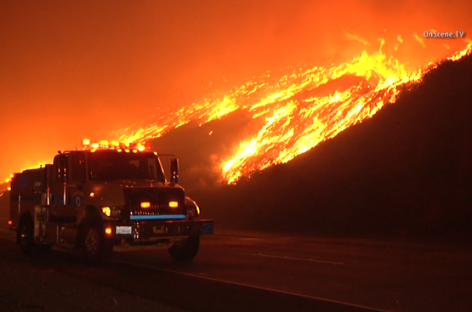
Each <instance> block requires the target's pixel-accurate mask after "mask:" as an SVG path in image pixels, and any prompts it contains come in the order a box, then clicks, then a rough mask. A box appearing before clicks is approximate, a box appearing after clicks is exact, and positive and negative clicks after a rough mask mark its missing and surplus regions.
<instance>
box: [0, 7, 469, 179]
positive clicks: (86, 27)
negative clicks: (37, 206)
mask: <svg viewBox="0 0 472 312" xmlns="http://www.w3.org/2000/svg"><path fill="white" fill-rule="evenodd" d="M328 2H329V3H326V2H321V1H314V0H305V1H301V0H298V1H297V0H295V1H293V0H286V1H276V0H273V1H268V0H266V1H257V0H256V1H255V0H243V1H239V0H238V1H236V0H235V1H221V0H211V1H210V0H208V1H204V0H202V1H195V0H186V1H178V0H169V1H158V0H149V1H139V0H132V1H131V0H107V1H105V0H103V1H72V0H67V1H63V0H60V1H59V0H57V1H54V0H34V1H18V0H2V1H0V73H1V74H0V124H1V135H2V142H3V146H2V147H1V149H0V151H1V154H0V180H3V179H4V177H6V176H7V175H8V174H9V173H10V172H12V171H16V170H19V169H20V168H23V167H27V166H31V165H34V164H36V163H37V162H39V161H51V160H52V156H53V155H54V153H55V152H56V151H57V150H59V149H61V150H64V149H74V148H75V147H76V146H78V145H79V144H80V142H81V139H82V138H84V137H90V138H96V139H100V138H102V137H105V136H107V135H109V134H110V133H111V132H112V131H113V130H116V129H118V128H122V127H124V126H127V125H129V124H131V123H133V122H135V121H138V120H140V119H142V118H143V117H145V116H147V115H149V114H153V113H155V111H156V108H157V107H172V108H179V107H182V106H185V105H188V104H190V103H191V102H192V100H194V99H196V98H197V97H199V96H202V95H204V93H206V92H209V91H210V90H211V89H212V88H218V87H219V86H221V85H223V84H224V83H228V81H229V82H235V83H236V82H238V81H241V80H244V79H247V78H250V77H252V76H258V75H260V74H262V73H264V72H265V71H266V70H277V69H280V68H284V67H287V66H296V65H297V64H301V63H304V64H317V63H319V64H325V65H330V64H331V63H335V64H337V63H339V62H342V61H346V60H350V59H352V57H353V56H356V55H359V53H360V52H361V51H362V50H364V49H366V50H378V47H379V41H378V38H386V39H387V44H386V47H385V49H386V51H387V52H388V50H389V49H390V50H391V52H392V53H395V56H396V57H397V58H398V59H400V60H401V61H402V62H405V63H406V64H408V66H411V67H412V68H414V67H416V68H417V67H419V66H423V65H425V64H427V63H428V62H429V61H433V60H437V59H438V58H440V57H443V56H445V55H449V54H450V53H452V52H453V51H455V50H457V49H460V48H463V47H464V46H465V44H464V41H463V40H459V39H425V46H422V45H421V44H420V43H419V42H417V40H415V39H414V37H413V34H415V33H416V34H418V35H420V36H422V34H423V32H424V31H425V30H427V29H431V28H432V29H435V30H437V31H456V30H461V31H465V32H466V33H467V36H466V39H472V38H471V37H470V36H469V32H470V31H472V19H471V18H470V13H471V12H472V3H470V1H467V0H464V1H446V2H444V1H421V3H418V2H417V1H378V0H368V1H361V0H358V1H328ZM443 2H444V3H445V4H440V3H443ZM471 34H472V33H471ZM353 35H356V36H358V37H359V38H361V39H362V40H354V39H353V38H354V37H353ZM398 35H401V36H402V38H403V41H404V42H403V44H402V46H401V48H399V49H398V51H395V52H394V51H393V45H394V44H393V43H396V41H395V40H397V37H398ZM388 43H392V44H391V45H388ZM447 47H449V49H447Z"/></svg>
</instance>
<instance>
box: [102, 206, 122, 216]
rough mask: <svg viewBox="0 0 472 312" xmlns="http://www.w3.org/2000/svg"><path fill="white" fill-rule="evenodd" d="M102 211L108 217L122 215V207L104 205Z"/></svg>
mask: <svg viewBox="0 0 472 312" xmlns="http://www.w3.org/2000/svg"><path fill="white" fill-rule="evenodd" d="M102 212H103V214H104V215H106V216H107V217H112V218H118V217H119V216H120V215H121V209H120V208H118V207H102Z"/></svg>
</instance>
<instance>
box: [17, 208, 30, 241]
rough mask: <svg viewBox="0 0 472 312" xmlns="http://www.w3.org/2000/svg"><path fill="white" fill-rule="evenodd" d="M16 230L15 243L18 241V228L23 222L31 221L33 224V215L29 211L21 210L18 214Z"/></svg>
mask: <svg viewBox="0 0 472 312" xmlns="http://www.w3.org/2000/svg"><path fill="white" fill-rule="evenodd" d="M18 220H19V221H18V228H17V229H18V230H17V231H16V243H17V244H19V243H20V230H19V229H21V227H22V225H23V223H24V222H31V224H33V222H34V221H33V217H32V216H31V213H30V212H29V211H25V212H23V214H22V215H21V216H20V218H19V219H18Z"/></svg>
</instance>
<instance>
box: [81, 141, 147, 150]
mask: <svg viewBox="0 0 472 312" xmlns="http://www.w3.org/2000/svg"><path fill="white" fill-rule="evenodd" d="M82 147H83V148H84V150H92V152H94V151H96V150H107V149H108V150H117V151H118V152H121V151H125V152H127V153H129V152H134V153H137V152H144V151H150V150H151V146H150V145H149V144H147V143H141V142H138V143H129V144H127V143H123V142H118V141H111V142H109V141H108V140H101V141H99V142H92V141H90V139H83V140H82Z"/></svg>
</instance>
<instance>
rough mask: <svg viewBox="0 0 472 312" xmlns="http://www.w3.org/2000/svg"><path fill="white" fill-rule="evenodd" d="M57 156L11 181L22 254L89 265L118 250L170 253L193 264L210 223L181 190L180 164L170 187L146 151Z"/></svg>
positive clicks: (96, 150)
mask: <svg viewBox="0 0 472 312" xmlns="http://www.w3.org/2000/svg"><path fill="white" fill-rule="evenodd" d="M83 143H84V148H83V149H82V150H75V151H64V152H60V151H59V153H58V154H57V155H56V156H55V157H54V162H53V164H47V165H45V166H43V167H42V168H38V169H30V170H25V171H23V172H21V173H17V174H15V175H14V176H13V178H12V181H11V191H10V220H9V226H10V228H11V229H12V230H14V231H16V232H17V236H16V241H17V243H18V244H19V245H20V247H21V249H22V251H23V252H24V253H29V252H31V251H32V250H33V249H37V248H46V249H49V248H50V247H51V246H52V245H55V246H58V247H60V248H68V249H73V250H79V251H81V252H82V253H83V255H84V257H85V259H86V261H87V262H88V263H89V264H96V263H97V262H100V261H103V260H106V259H109V258H110V256H111V254H112V252H113V250H115V251H116V250H133V249H135V248H134V247H142V246H154V247H163V248H168V250H169V253H170V255H171V256H172V258H174V259H175V260H178V261H190V260H192V259H193V258H194V257H195V255H196V254H197V252H198V249H199V245H200V235H202V234H212V233H213V221H212V220H204V219H201V218H200V209H199V207H198V205H197V204H196V203H195V201H193V200H192V199H191V198H189V197H188V196H186V195H185V191H184V189H183V188H182V187H181V186H180V185H178V184H177V183H178V159H176V158H171V161H170V164H171V166H170V181H168V180H167V178H166V176H165V174H164V169H163V167H162V163H161V160H160V157H159V154H157V153H156V152H151V151H150V150H149V148H148V147H146V146H145V145H143V144H140V145H135V146H126V145H120V144H108V142H106V141H102V142H100V143H93V144H90V141H89V140H84V142H83Z"/></svg>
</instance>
